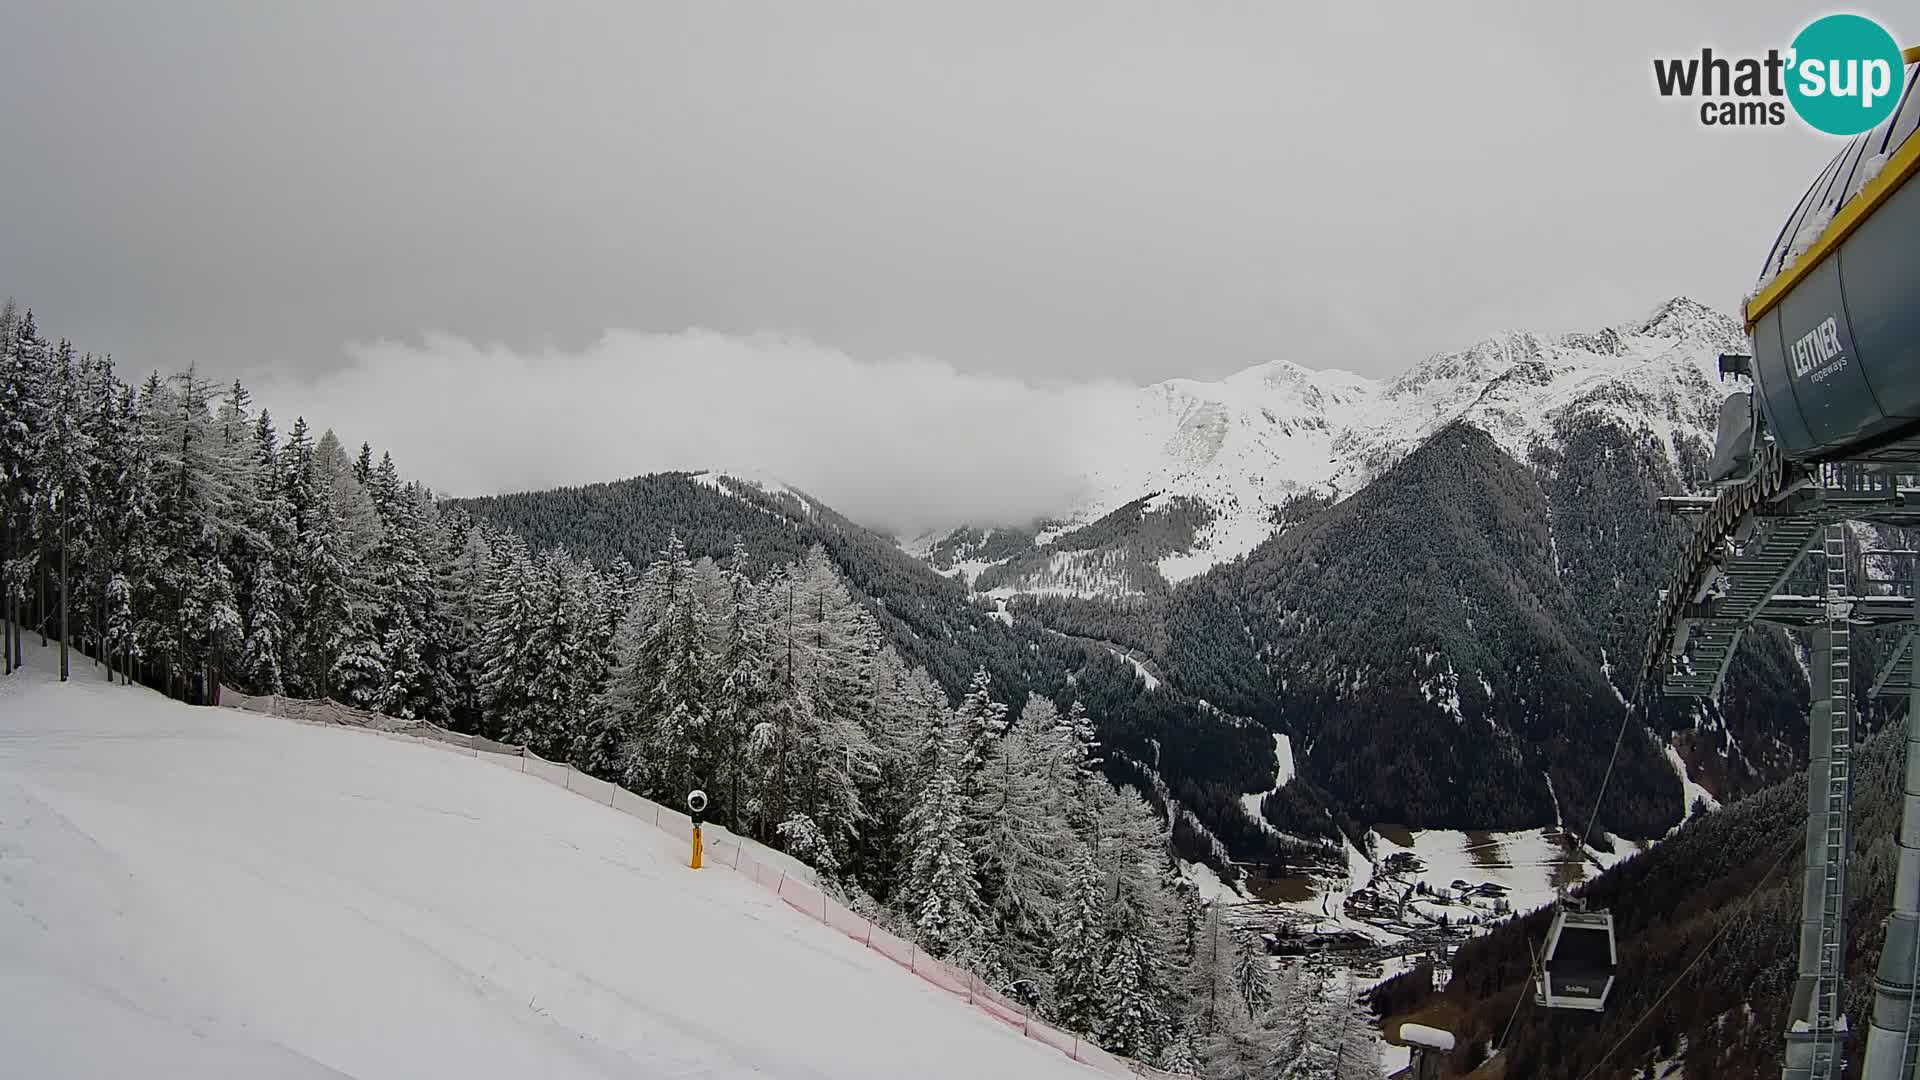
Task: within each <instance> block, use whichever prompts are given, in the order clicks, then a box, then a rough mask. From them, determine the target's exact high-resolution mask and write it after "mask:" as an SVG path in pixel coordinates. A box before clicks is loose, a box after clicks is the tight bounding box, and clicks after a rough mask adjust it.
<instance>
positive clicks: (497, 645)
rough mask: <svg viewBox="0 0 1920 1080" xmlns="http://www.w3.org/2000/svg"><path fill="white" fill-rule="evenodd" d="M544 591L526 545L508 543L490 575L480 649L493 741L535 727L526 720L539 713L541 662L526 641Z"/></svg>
mask: <svg viewBox="0 0 1920 1080" xmlns="http://www.w3.org/2000/svg"><path fill="white" fill-rule="evenodd" d="M539 587H540V583H539V581H538V579H537V578H536V577H535V573H534V566H533V557H532V555H531V554H529V553H528V551H527V545H526V541H524V540H522V539H520V538H519V537H517V536H505V537H502V538H501V540H500V543H499V544H498V545H497V546H496V547H495V549H494V555H493V565H492V566H491V567H490V568H489V569H488V572H487V583H486V589H485V595H484V599H483V601H482V603H481V610H480V620H481V623H480V625H481V630H480V639H479V641H478V642H476V643H475V646H474V662H475V666H476V669H477V671H476V681H475V692H476V695H477V698H478V702H479V706H480V712H481V715H482V722H481V732H482V734H485V735H486V736H488V737H489V738H494V739H506V738H509V737H510V735H511V733H512V732H514V731H517V730H523V729H524V728H525V727H527V726H529V725H530V724H531V723H532V719H531V717H529V716H527V715H526V714H527V713H529V712H530V711H531V710H532V708H534V704H533V695H534V689H533V686H532V685H531V681H532V680H533V679H535V678H537V677H538V676H539V671H538V665H539V663H540V661H539V658H538V657H533V656H529V655H528V651H529V650H528V649H527V644H526V640H525V635H526V628H527V627H529V626H531V625H533V620H534V617H535V613H536V612H537V611H538V610H539V597H538V590H539Z"/></svg>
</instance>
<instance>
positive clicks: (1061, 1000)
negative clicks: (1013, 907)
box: [1048, 846, 1108, 1036]
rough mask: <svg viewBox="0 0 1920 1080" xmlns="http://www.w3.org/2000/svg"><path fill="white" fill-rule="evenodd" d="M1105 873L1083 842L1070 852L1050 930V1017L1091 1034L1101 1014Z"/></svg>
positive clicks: (1104, 954)
mask: <svg viewBox="0 0 1920 1080" xmlns="http://www.w3.org/2000/svg"><path fill="white" fill-rule="evenodd" d="M1102 877H1103V875H1102V874H1101V873H1100V868H1099V867H1098V866H1097V865H1095V863H1094V861H1093V852H1092V851H1091V850H1089V849H1087V848H1085V847H1084V846H1083V847H1081V849H1080V850H1079V852H1078V853H1077V854H1076V855H1075V856H1074V860H1073V862H1072V864H1071V866H1070V867H1069V872H1068V878H1067V896H1066V900H1065V902H1064V903H1063V904H1062V905H1061V909H1060V919H1059V922H1058V924H1057V926H1056V929H1055V931H1054V940H1053V955H1052V957H1051V958H1050V961H1049V964H1048V967H1049V976H1050V979H1051V982H1052V987H1051V993H1050V995H1049V997H1050V998H1051V999H1052V1002H1053V1018H1054V1020H1055V1021H1056V1022H1057V1023H1059V1024H1060V1025H1061V1026H1062V1027H1064V1028H1066V1029H1067V1030H1068V1031H1072V1032H1075V1033H1077V1034H1080V1035H1087V1036H1092V1035H1094V1034H1095V1032H1096V1031H1097V1029H1098V1028H1099V1026H1100V1021H1101V1018H1102V1015H1103V999H1104V995H1105V992H1106V991H1105V987H1104V986H1103V985H1102V974H1103V970H1102V969H1103V966H1104V961H1105V957H1106V946H1107V922H1108V916H1107V904H1106V891H1105V889H1104V888H1103V881H1102Z"/></svg>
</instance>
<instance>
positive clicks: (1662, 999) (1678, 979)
mask: <svg viewBox="0 0 1920 1080" xmlns="http://www.w3.org/2000/svg"><path fill="white" fill-rule="evenodd" d="M1804 839H1805V838H1804V837H1801V836H1799V835H1797V834H1794V835H1789V836H1788V837H1787V842H1786V843H1785V844H1784V845H1782V846H1781V848H1780V854H1778V855H1776V856H1774V858H1773V865H1771V866H1769V867H1767V869H1766V872H1765V873H1763V874H1761V875H1760V879H1759V880H1758V881H1755V882H1754V883H1753V888H1751V889H1748V890H1747V895H1746V896H1745V897H1744V898H1742V899H1741V901H1740V906H1739V907H1737V908H1735V909H1734V911H1733V913H1732V914H1730V915H1728V916H1727V918H1726V919H1725V920H1724V921H1723V922H1721V924H1720V929H1718V930H1715V931H1714V932H1713V936H1712V937H1711V938H1708V939H1707V943H1706V944H1705V945H1703V946H1701V948H1700V951H1699V952H1697V953H1695V954H1694V956H1693V959H1692V960H1691V961H1689V962H1688V963H1687V966H1686V967H1684V968H1682V969H1681V970H1680V974H1678V975H1676V976H1674V978H1673V982H1671V983H1669V984H1667V988H1666V989H1665V990H1663V991H1661V992H1660V996H1659V997H1657V998H1654V999H1653V1004H1651V1005H1649V1006H1647V1009H1646V1011H1645V1012H1643V1013H1641V1014H1640V1019H1638V1020H1635V1021H1634V1022H1633V1026H1632V1027H1630V1028H1628V1029H1627V1030H1626V1033H1625V1034H1623V1035H1621V1036H1620V1038H1619V1040H1618V1041H1616V1042H1615V1043H1614V1044H1613V1045H1612V1046H1610V1047H1608V1048H1607V1052H1606V1053H1604V1054H1601V1055H1600V1058H1599V1060H1597V1061H1595V1062H1594V1063H1593V1067H1592V1068H1590V1069H1588V1070H1587V1071H1586V1072H1585V1073H1584V1074H1582V1075H1581V1077H1580V1080H1593V1077H1594V1075H1595V1074H1597V1073H1598V1072H1599V1071H1600V1067H1601V1066H1602V1065H1605V1064H1606V1063H1607V1059H1608V1058H1611V1057H1612V1056H1613V1055H1614V1052H1615V1051H1617V1050H1619V1049H1620V1048H1621V1047H1622V1046H1625V1045H1626V1044H1627V1040H1628V1039H1631V1038H1633V1033H1634V1032H1636V1031H1638V1030H1640V1025H1641V1024H1644V1023H1646V1022H1647V1019H1648V1018H1649V1017H1651V1016H1652V1015H1653V1014H1654V1012H1655V1011H1657V1010H1658V1009H1659V1008H1660V1006H1661V1005H1663V1004H1665V1003H1666V1000H1667V998H1669V997H1671V996H1672V995H1673V992H1674V991H1675V990H1678V989H1679V988H1680V984H1681V983H1682V982H1685V981H1686V978H1687V976H1689V975H1691V974H1693V969H1694V968H1696V967H1698V966H1699V965H1700V961H1702V960H1704V959H1706V956H1707V954H1708V953H1709V952H1712V951H1713V947H1714V946H1715V945H1717V944H1719V943H1720V939H1721V938H1722V937H1725V936H1726V933H1727V931H1728V930H1731V929H1732V928H1733V923H1734V918H1733V916H1734V915H1738V914H1740V913H1741V912H1743V911H1745V910H1746V908H1747V906H1748V905H1750V904H1752V903H1753V898H1754V897H1756V896H1758V895H1760V887H1761V886H1762V885H1765V884H1766V883H1767V882H1768V881H1769V880H1770V879H1772V877H1773V874H1774V871H1776V870H1778V869H1780V864H1781V863H1783V862H1785V861H1786V859H1787V856H1788V855H1790V854H1792V852H1793V850H1794V846H1795V844H1796V843H1798V842H1802V841H1804ZM1916 970H1920V967H1917V968H1916Z"/></svg>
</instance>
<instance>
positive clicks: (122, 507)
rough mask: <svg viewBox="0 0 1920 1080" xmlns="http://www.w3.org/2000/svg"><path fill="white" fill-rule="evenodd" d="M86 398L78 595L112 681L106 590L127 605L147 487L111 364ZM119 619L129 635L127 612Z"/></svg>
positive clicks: (128, 403)
mask: <svg viewBox="0 0 1920 1080" xmlns="http://www.w3.org/2000/svg"><path fill="white" fill-rule="evenodd" d="M87 393H88V401H87V406H86V409H87V420H86V424H87V431H88V433H89V435H90V436H91V438H92V440H93V446H94V454H93V470H92V473H91V475H90V476H89V477H88V481H87V483H88V488H89V492H90V494H89V503H90V505H91V507H92V514H91V515H90V517H91V518H92V521H91V525H90V531H91V533H92V550H91V553H90V557H89V559H88V567H87V572H86V574H85V583H84V584H83V586H82V589H81V592H82V595H83V596H84V597H85V598H86V610H87V613H88V614H87V617H86V621H87V622H88V623H90V624H92V625H93V626H94V627H96V631H95V633H94V634H93V635H92V636H93V638H94V639H95V640H97V641H99V642H100V643H101V644H100V649H99V653H98V655H99V656H100V659H101V660H102V662H103V663H104V664H105V666H106V667H107V669H108V670H107V678H108V679H112V677H113V669H114V665H115V663H116V660H117V658H118V656H119V654H118V653H116V652H115V650H114V649H113V648H112V646H111V644H110V643H108V641H107V637H108V624H109V622H110V621H111V614H112V609H113V604H114V601H113V598H112V596H111V590H110V585H111V584H112V581H113V579H114V578H115V577H116V576H117V577H119V578H120V579H121V593H122V600H127V601H130V600H131V596H132V586H131V583H130V582H129V581H127V576H128V575H129V574H132V573H133V572H134V570H133V567H132V566H131V565H130V563H129V555H130V553H131V552H130V548H131V545H132V542H133V540H134V538H135V537H137V536H140V535H142V534H144V532H145V531H146V529H147V522H148V520H149V518H150V516H151V515H150V510H149V505H150V504H149V500H150V497H151V493H152V486H151V484H150V483H148V481H147V476H146V472H145V468H144V456H145V455H144V453H143V452H142V448H141V447H140V445H139V441H138V438H137V435H136V428H135V425H134V418H133V397H132V394H131V392H130V391H129V390H128V389H127V388H126V387H124V386H122V385H120V383H119V380H118V379H117V378H115V376H114V373H113V364H112V361H110V360H101V361H99V362H98V363H97V365H96V366H95V369H94V377H93V379H92V380H90V382H89V384H88V391H87ZM124 617H125V618H127V619H128V622H127V624H126V625H127V628H128V629H129V630H131V621H130V618H131V611H130V610H129V611H128V612H126V613H125V616H124Z"/></svg>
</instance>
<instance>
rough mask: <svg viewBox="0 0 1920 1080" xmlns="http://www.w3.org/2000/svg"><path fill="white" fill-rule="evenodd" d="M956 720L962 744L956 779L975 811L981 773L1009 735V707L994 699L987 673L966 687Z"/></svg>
mask: <svg viewBox="0 0 1920 1080" xmlns="http://www.w3.org/2000/svg"><path fill="white" fill-rule="evenodd" d="M954 720H955V724H956V730H957V732H958V738H959V741H960V758H959V760H958V761H957V762H955V763H954V779H955V781H956V782H957V783H958V784H959V785H960V794H961V797H962V798H965V799H967V800H968V801H969V802H970V803H972V804H973V805H975V806H976V807H977V806H978V805H979V803H978V800H979V796H980V792H981V775H980V774H981V773H982V772H983V771H984V770H985V769H986V767H987V758H988V757H989V756H990V755H991V753H992V751H993V745H994V744H995V743H997V742H999V741H1000V737H1001V736H1002V735H1004V734H1006V731H1007V707H1006V706H1005V705H1003V704H1001V703H1000V702H998V701H995V700H994V699H993V676H991V675H989V674H987V669H986V668H984V667H982V668H978V669H976V670H975V671H974V673H973V680H972V682H970V683H968V685H967V693H966V695H965V696H964V697H962V698H961V699H960V707H959V708H958V709H956V710H955V711H954Z"/></svg>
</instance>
